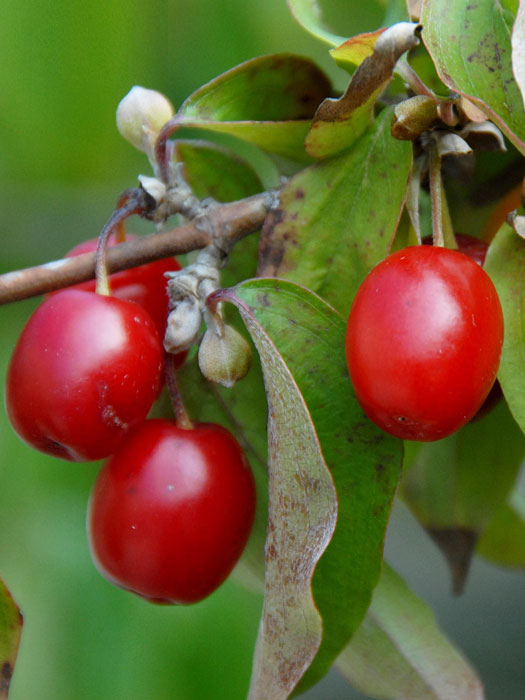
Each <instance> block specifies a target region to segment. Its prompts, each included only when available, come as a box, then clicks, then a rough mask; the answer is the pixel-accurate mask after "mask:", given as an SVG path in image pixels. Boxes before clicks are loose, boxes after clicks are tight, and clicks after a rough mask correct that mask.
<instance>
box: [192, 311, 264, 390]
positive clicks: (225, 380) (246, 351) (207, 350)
mask: <svg viewBox="0 0 525 700" xmlns="http://www.w3.org/2000/svg"><path fill="white" fill-rule="evenodd" d="M251 362H252V351H251V348H250V346H249V344H248V343H247V341H246V340H245V339H244V338H243V337H242V335H240V334H239V333H237V331H236V330H235V329H234V328H232V327H231V326H228V325H224V326H223V328H222V333H221V334H220V335H219V333H218V332H217V330H216V329H215V328H208V330H207V331H206V333H205V334H204V337H203V339H202V341H201V344H200V347H199V367H200V369H201V372H202V373H203V375H204V376H205V377H206V379H209V380H210V381H212V382H216V383H217V384H222V385H223V386H225V387H227V388H228V389H230V388H231V387H232V386H233V385H234V384H235V383H236V382H238V381H239V379H242V378H243V377H245V376H246V375H247V374H248V370H249V369H250V365H251Z"/></svg>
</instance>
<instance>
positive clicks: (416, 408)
mask: <svg viewBox="0 0 525 700" xmlns="http://www.w3.org/2000/svg"><path fill="white" fill-rule="evenodd" d="M502 344H503V315H502V311H501V305H500V302H499V299H498V295H497V293H496V290H495V288H494V285H493V284H492V282H491V280H490V278H489V277H488V275H487V274H486V273H485V272H484V271H483V270H482V269H481V267H480V266H479V265H477V264H476V263H475V262H473V261H472V260H471V259H470V258H469V257H467V256H466V255H463V254H462V253H459V252H457V251H453V250H448V249H446V248H435V247H429V246H415V247H411V248H405V249H404V250H400V251H398V252H397V253H395V254H394V255H391V256H389V257H388V258H386V259H385V260H383V262H381V263H380V264H379V265H377V267H375V268H374V269H373V270H372V271H371V272H370V274H369V275H368V276H367V278H366V279H365V281H364V282H363V284H362V285H361V287H360V288H359V290H358V292H357V295H356V297H355V300H354V303H353V305H352V309H351V311H350V316H349V319H348V326H347V333H346V357H347V363H348V368H349V371H350V377H351V379H352V382H353V385H354V389H355V393H356V396H357V399H358V400H359V402H360V404H361V406H362V408H363V410H364V411H365V413H366V414H367V415H368V416H369V417H370V418H371V419H372V420H373V421H374V422H375V423H376V424H377V425H379V426H380V427H381V428H383V430H386V431H387V432H389V433H391V434H392V435H395V436H396V437H399V438H402V439H406V440H423V441H429V440H438V439H440V438H443V437H446V436H447V435H450V434H451V433H453V432H455V431H456V430H458V429H459V428H460V427H461V426H462V425H464V424H465V423H467V422H468V421H469V420H470V419H471V418H472V417H473V416H474V414H475V413H476V411H477V410H478V409H479V408H480V406H481V404H482V403H483V401H484V399H485V397H486V396H487V394H488V393H489V391H490V389H491V387H492V385H493V383H494V380H495V378H496V372H497V369H498V365H499V358H500V354H501V347H502Z"/></svg>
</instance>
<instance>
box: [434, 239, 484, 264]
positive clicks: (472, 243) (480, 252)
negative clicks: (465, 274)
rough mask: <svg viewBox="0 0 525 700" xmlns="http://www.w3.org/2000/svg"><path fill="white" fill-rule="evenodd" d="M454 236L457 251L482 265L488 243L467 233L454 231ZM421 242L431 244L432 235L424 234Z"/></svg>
mask: <svg viewBox="0 0 525 700" xmlns="http://www.w3.org/2000/svg"><path fill="white" fill-rule="evenodd" d="M455 238H456V243H457V244H458V250H459V252H460V253H463V254H464V255H468V257H469V258H472V260H474V262H477V263H478V265H480V266H481V267H483V263H484V262H485V258H486V256H487V250H488V244H487V243H485V241H482V240H481V239H480V238H476V237H475V236H470V235H469V234H468V233H456V234H455ZM423 243H424V244H425V245H432V243H433V241H432V236H425V238H423Z"/></svg>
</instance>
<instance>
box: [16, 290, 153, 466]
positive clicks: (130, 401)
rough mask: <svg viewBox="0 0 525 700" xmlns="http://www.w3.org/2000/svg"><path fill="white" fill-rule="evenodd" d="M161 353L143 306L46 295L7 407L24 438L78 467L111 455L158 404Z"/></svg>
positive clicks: (25, 334)
mask: <svg viewBox="0 0 525 700" xmlns="http://www.w3.org/2000/svg"><path fill="white" fill-rule="evenodd" d="M162 367H163V351H162V345H161V343H160V339H159V337H158V333H157V331H156V328H155V324H154V323H153V321H152V320H151V317H150V316H149V314H148V313H147V312H146V311H144V309H143V308H142V307H140V306H138V305H137V304H133V303H131V302H127V301H122V300H121V299H116V298H115V297H107V296H101V295H99V294H93V293H91V292H85V291H81V290H78V289H67V290H65V291H62V292H60V293H57V294H53V295H52V296H50V297H48V298H47V299H46V300H45V301H44V302H43V303H42V304H41V305H40V306H39V307H38V308H37V309H36V311H35V312H34V313H33V315H32V316H31V318H30V319H29V321H28V322H27V324H26V326H25V328H24V330H23V331H22V334H21V335H20V338H19V339H18V342H17V344H16V347H15V349H14V352H13V356H12V358H11V363H10V365H9V370H8V374H7V383H6V406H7V412H8V415H9V418H10V420H11V423H12V425H13V427H14V429H15V430H16V432H17V433H18V434H19V435H20V437H21V438H22V439H23V440H24V441H25V442H27V443H29V444H30V445H32V446H33V447H36V448H37V449H39V450H41V451H42V452H46V453H48V454H51V455H55V456H57V457H62V458H64V459H70V460H73V461H84V460H91V459H100V458H101V457H107V456H108V455H110V454H112V453H113V452H114V451H115V450H116V449H117V447H118V446H119V445H120V444H121V443H122V441H123V439H124V438H125V437H126V435H127V433H128V432H129V430H130V428H132V427H135V426H137V425H138V424H139V423H141V422H142V421H143V420H144V419H145V418H146V415H147V413H148V411H149V409H150V407H151V404H152V402H153V400H154V399H155V397H156V395H157V392H158V389H159V384H160V381H161V376H162Z"/></svg>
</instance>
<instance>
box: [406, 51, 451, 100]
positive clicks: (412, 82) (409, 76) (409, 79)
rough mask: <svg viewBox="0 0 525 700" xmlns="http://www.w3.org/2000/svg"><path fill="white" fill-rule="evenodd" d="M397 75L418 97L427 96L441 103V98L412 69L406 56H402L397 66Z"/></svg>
mask: <svg viewBox="0 0 525 700" xmlns="http://www.w3.org/2000/svg"><path fill="white" fill-rule="evenodd" d="M396 73H397V74H398V75H399V76H400V77H401V78H402V79H403V81H404V82H405V83H406V84H407V85H408V87H409V88H410V89H411V90H412V91H413V92H414V94H416V95H426V96H427V97H431V98H432V99H433V100H435V101H436V102H440V99H439V97H438V96H437V95H436V94H435V93H434V92H433V91H432V90H431V89H430V88H429V87H428V86H427V85H425V83H424V82H423V81H422V80H421V78H420V77H419V75H418V74H417V73H416V71H415V70H414V69H413V68H412V66H411V65H410V63H409V62H408V60H407V57H406V56H402V57H401V58H400V59H399V61H398V62H397V64H396Z"/></svg>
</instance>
